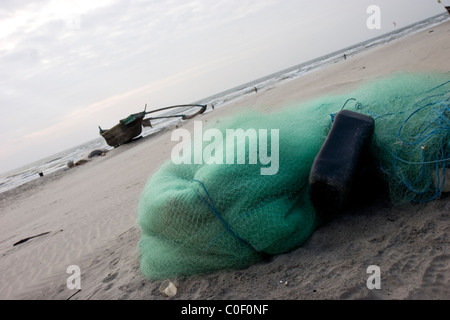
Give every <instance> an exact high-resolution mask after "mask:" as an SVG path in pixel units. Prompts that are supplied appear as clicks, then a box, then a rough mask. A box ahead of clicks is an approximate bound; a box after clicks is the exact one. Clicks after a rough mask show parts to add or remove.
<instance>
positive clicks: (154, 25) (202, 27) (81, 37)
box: [0, 0, 449, 172]
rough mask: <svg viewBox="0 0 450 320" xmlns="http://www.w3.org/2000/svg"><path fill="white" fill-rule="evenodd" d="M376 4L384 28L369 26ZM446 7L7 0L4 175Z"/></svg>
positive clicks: (0, 140)
mask: <svg viewBox="0 0 450 320" xmlns="http://www.w3.org/2000/svg"><path fill="white" fill-rule="evenodd" d="M448 1H449V0H443V1H442V2H443V3H445V4H447V3H448ZM446 2H447V3H446ZM374 4H375V5H378V6H379V7H380V8H381V29H380V30H369V29H368V28H367V26H366V21H367V19H368V18H369V16H370V14H368V13H367V8H368V6H369V5H374ZM444 11H445V9H444V7H443V5H442V4H438V3H437V0H379V1H377V0H370V1H366V0H339V1H336V0H167V1H164V0H128V1H125V0H86V1H85V0H76V1H75V0H73V1H70V0H55V1H52V0H37V1H29V0H0V119H1V123H2V124H1V126H0V172H5V171H8V170H11V169H14V168H17V167H19V166H22V165H25V164H27V163H30V162H32V161H35V160H38V159H41V158H43V157H46V156H49V155H52V154H55V153H57V152H59V151H62V150H65V149H68V148H71V147H73V146H76V145H78V144H81V143H83V142H86V141H89V140H91V139H94V138H96V137H98V128H97V126H98V125H101V126H102V127H104V128H108V127H112V126H113V125H115V124H116V123H117V121H118V120H119V119H122V118H124V117H126V116H128V115H129V114H130V113H135V112H139V111H141V110H142V109H143V108H144V105H145V104H148V105H149V108H154V109H156V108H160V107H165V106H169V105H174V104H184V103H191V102H194V101H196V100H199V99H202V98H205V97H208V96H210V95H212V94H215V93H218V92H221V91H224V90H227V89H230V88H232V87H235V86H237V85H240V84H243V83H245V82H248V81H252V80H255V79H257V78H260V77H262V76H265V75H268V74H271V73H274V72H277V71H280V70H282V69H284V68H288V67H291V66H294V65H297V64H299V63H302V62H305V61H307V60H309V59H313V58H315V57H318V56H321V55H324V54H327V53H330V52H332V51H335V50H338V49H341V48H344V47H347V46H349V45H352V44H355V43H358V42H361V41H363V40H366V39H369V38H373V37H376V36H379V35H381V34H383V33H386V32H390V31H393V30H394V29H395V28H401V27H403V26H406V25H408V24H411V23H414V22H416V21H419V20H422V19H426V18H428V17H431V16H434V15H437V14H440V13H442V12H444ZM394 22H395V25H394Z"/></svg>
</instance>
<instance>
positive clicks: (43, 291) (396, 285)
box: [0, 20, 450, 300]
mask: <svg viewBox="0 0 450 320" xmlns="http://www.w3.org/2000/svg"><path fill="white" fill-rule="evenodd" d="M449 39H450V21H448V20H447V21H446V22H445V23H442V24H440V25H438V26H435V27H432V28H430V29H427V30H424V31H421V32H418V33H416V34H414V35H410V36H407V37H405V38H402V39H400V40H397V41H394V42H392V43H390V44H387V45H384V46H379V47H375V48H373V49H371V50H369V51H367V52H364V53H362V54H359V55H356V56H349V57H347V59H346V60H342V61H341V62H338V63H335V64H334V65H332V66H329V67H327V68H324V69H321V70H318V71H315V72H311V73H308V74H306V75H304V76H302V77H300V78H298V79H295V80H292V81H290V82H287V83H284V84H283V85H281V86H279V87H277V88H274V89H271V90H267V91H261V92H258V93H255V94H254V95H251V96H249V97H248V98H246V99H244V100H240V101H238V102H235V103H232V104H230V105H229V106H226V107H223V108H219V109H216V110H214V111H213V112H210V113H208V114H205V115H200V116H198V117H196V118H195V120H196V121H199V120H201V121H203V122H204V123H206V124H211V123H214V122H215V121H220V119H222V118H223V117H226V116H229V115H233V114H236V113H237V112H238V111H240V110H243V109H248V108H253V109H256V110H259V111H263V112H274V111H279V110H282V109H283V108H284V107H287V106H290V105H292V104H298V103H300V102H303V101H307V100H310V99H313V98H316V97H320V96H322V95H324V94H335V93H344V92H346V91H349V90H352V89H354V88H357V87H358V86H360V85H362V84H364V83H367V82H369V81H371V80H374V79H378V78H381V77H384V76H387V75H391V74H394V73H396V72H400V71H406V72H428V71H436V72H445V73H448V75H449V77H448V78H449V79H450V62H449V58H448V57H450V41H449ZM183 127H184V128H186V129H188V130H193V121H192V120H188V121H186V122H183ZM170 135H171V130H165V131H164V132H161V133H159V134H157V135H155V136H151V137H146V138H143V139H140V140H137V141H135V142H132V143H130V144H127V145H123V146H121V147H119V148H116V149H114V150H111V151H110V152H108V153H107V154H106V155H105V156H103V157H97V158H93V159H92V160H91V161H89V162H87V163H85V164H83V165H80V166H77V167H74V168H71V169H67V170H64V171H61V172H58V173H55V174H50V175H45V176H44V177H42V178H39V179H37V180H35V181H32V182H30V183H27V184H26V185H23V186H20V187H17V188H15V189H13V190H10V191H7V192H5V193H2V194H0V221H1V223H0V254H1V258H0V271H1V272H0V299H4V300H5V299H8V300H9V299H33V300H35V299H44V300H66V299H74V300H87V299H93V300H100V299H101V300H103V299H111V300H118V299H126V300H142V299H147V300H167V299H180V300H206V299H208V300H211V299H213V300H249V299H250V300H260V299H261V300H305V299H314V300H316V299H317V300H322V299H332V300H338V299H382V300H383V299H389V300H390V299H445V300H447V299H449V298H450V196H449V195H448V194H447V195H443V196H442V197H441V198H440V199H438V200H436V201H433V202H431V203H427V204H421V205H416V204H409V205H405V206H402V207H394V206H392V205H391V204H390V203H389V201H388V200H387V199H385V198H383V197H380V198H378V199H374V200H373V201H371V202H370V203H365V204H360V205H355V206H354V207H352V208H351V209H349V210H347V211H346V212H344V213H342V214H341V215H339V216H338V217H337V218H335V219H334V220H333V221H331V222H330V223H328V224H326V225H324V226H322V227H321V228H319V229H318V230H317V231H316V232H315V233H314V234H313V235H312V236H311V237H310V238H309V239H308V241H307V242H306V243H305V244H304V245H302V246H301V247H300V248H298V249H296V250H294V251H292V252H289V253H287V254H282V255H278V256H275V257H273V258H271V259H270V261H264V262H261V263H257V264H255V265H253V266H251V267H249V268H246V269H243V270H225V271H220V272H216V273H213V274H208V275H196V276H192V277H189V278H186V279H182V278H173V279H171V280H172V282H173V283H174V284H175V285H176V286H177V289H178V292H177V295H176V296H175V297H172V298H167V297H166V296H164V295H162V294H161V293H160V292H159V286H160V285H161V282H162V281H149V280H147V279H145V278H144V277H143V276H142V275H141V273H140V271H139V252H138V249H137V244H138V241H139V238H140V233H139V228H138V226H137V224H136V219H137V210H136V209H137V205H138V200H139V196H140V193H141V192H142V190H143V188H144V186H145V184H146V182H147V180H148V178H149V177H150V176H151V175H152V174H153V173H154V172H155V171H156V170H157V169H158V168H159V166H160V165H161V164H162V163H164V162H165V161H167V160H168V159H169V158H170V154H171V150H172V147H173V146H174V145H175V142H172V141H171V139H170ZM37 235H39V236H38V237H35V238H31V239H29V240H28V241H25V242H23V243H20V244H17V245H14V244H16V243H17V242H19V241H20V240H22V239H25V238H27V237H33V236H37ZM71 265H76V266H79V268H80V270H81V290H76V289H72V290H71V289H69V288H68V287H67V282H66V281H67V279H68V277H69V276H70V274H68V273H67V268H68V267H69V266H71ZM371 265H377V266H379V267H380V270H381V289H379V290H369V289H368V288H367V286H366V281H367V279H368V277H369V276H370V274H368V273H367V268H368V267H369V266H371Z"/></svg>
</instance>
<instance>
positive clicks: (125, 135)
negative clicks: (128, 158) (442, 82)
mask: <svg viewBox="0 0 450 320" xmlns="http://www.w3.org/2000/svg"><path fill="white" fill-rule="evenodd" d="M141 133H142V118H141V117H136V118H135V119H133V120H132V121H130V122H125V121H124V120H121V121H120V122H119V124H117V125H115V126H114V127H112V128H111V129H109V130H104V131H103V132H102V133H100V135H101V136H102V137H103V138H104V139H105V141H106V143H107V144H108V145H109V146H111V147H114V148H116V147H119V146H120V145H122V144H125V143H128V142H130V141H131V140H133V139H134V138H136V137H137V136H139V135H140V134H141Z"/></svg>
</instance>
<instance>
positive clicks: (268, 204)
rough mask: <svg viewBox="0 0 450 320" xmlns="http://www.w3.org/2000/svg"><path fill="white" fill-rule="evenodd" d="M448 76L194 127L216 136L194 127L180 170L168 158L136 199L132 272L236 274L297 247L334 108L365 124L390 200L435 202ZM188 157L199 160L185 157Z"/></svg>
mask: <svg viewBox="0 0 450 320" xmlns="http://www.w3.org/2000/svg"><path fill="white" fill-rule="evenodd" d="M449 79H450V77H449V74H448V73H447V74H398V75H394V76H391V77H389V78H385V79H379V80H376V81H373V82H372V83H369V84H366V85H364V86H362V87H361V88H359V89H357V90H355V91H353V92H350V93H346V94H341V95H335V96H325V97H322V98H320V99H316V100H313V101H309V102H306V103H303V104H299V105H296V106H292V107H287V108H284V109H283V110H281V111H279V112H271V113H258V112H256V111H246V112H242V113H240V114H237V115H234V116H232V117H230V118H228V119H219V120H217V122H216V120H213V124H210V125H209V126H206V124H203V128H202V132H204V133H206V132H208V129H214V130H216V131H214V130H213V131H209V132H213V133H215V134H213V135H210V136H209V137H208V139H206V141H203V140H205V137H203V139H202V136H201V135H200V136H198V135H195V134H194V133H195V129H194V133H192V132H191V134H192V136H191V138H192V141H191V144H190V145H191V147H190V148H187V147H186V148H185V149H183V152H182V154H183V157H184V159H185V163H182V164H176V163H174V161H173V158H172V159H169V160H168V161H167V162H166V163H165V164H163V165H162V166H161V167H160V168H159V169H158V171H157V172H156V173H155V174H154V175H153V176H152V177H151V178H150V179H149V181H148V182H147V184H146V186H145V188H144V190H143V192H142V194H141V197H140V201H139V205H138V221H137V222H138V225H139V227H140V230H141V239H140V242H139V250H140V259H141V261H140V268H141V272H142V273H143V275H144V276H146V277H147V278H149V279H162V278H166V277H172V276H189V275H193V274H200V273H207V272H213V271H217V270H221V269H240V268H245V267H248V266H250V265H251V264H254V263H256V262H258V261H261V260H262V259H263V258H264V257H265V256H267V255H277V254H281V253H285V252H288V251H291V250H293V249H295V248H297V247H299V246H300V245H301V244H302V243H304V242H305V241H306V240H307V239H308V237H309V236H310V235H311V234H312V233H313V232H314V230H315V229H316V228H317V227H318V225H319V220H318V218H317V216H316V212H315V210H314V207H313V205H312V204H311V201H310V198H309V186H308V177H309V173H310V169H311V166H312V163H313V161H314V159H315V157H316V155H317V153H318V152H319V150H320V148H321V146H322V144H323V142H324V141H325V139H326V136H327V134H328V132H329V130H330V128H331V125H332V121H333V119H334V115H335V114H336V113H337V112H338V111H339V110H342V109H344V108H345V109H348V110H352V111H356V112H361V113H364V114H368V115H370V116H372V117H373V118H374V119H375V132H374V136H373V142H372V146H371V147H372V157H373V159H374V160H375V162H376V163H377V169H378V170H379V173H380V175H382V176H383V177H384V179H385V180H386V181H387V184H388V185H389V186H390V190H391V197H392V198H393V200H395V201H397V202H399V201H429V200H431V199H435V198H436V197H437V196H439V194H440V191H441V190H442V186H443V185H444V184H445V181H444V179H445V175H443V173H444V171H445V168H446V166H447V164H448V158H449V151H450V147H449V146H448V143H449V141H448V135H449V116H450V109H449V102H450V94H449V87H450V85H449V81H448V80H449ZM238 129H242V130H243V131H241V132H240V133H244V134H243V135H241V136H240V137H239V136H238V137H237V138H236V137H234V136H230V138H229V139H227V132H229V131H227V130H234V132H238V131H237V130H238ZM274 130H277V131H274ZM218 133H221V136H222V137H223V141H221V140H220V139H219V138H220V137H219V135H217V134H218ZM211 136H214V138H212V137H211ZM230 139H232V140H233V143H227V141H228V142H230ZM255 139H256V140H255ZM255 141H257V142H255ZM185 142H188V141H185ZM187 145H189V144H187ZM255 146H256V147H255ZM264 146H266V148H264ZM277 147H278V149H277ZM198 150H201V151H202V152H205V153H204V154H202V155H203V156H204V158H202V159H199V158H197V159H196V158H195V157H198V156H199V155H198V152H196V151H198ZM242 150H244V153H242ZM180 154H181V153H180ZM206 155H211V156H212V157H213V158H214V159H215V163H211V161H209V162H208V161H207V157H206ZM336 156H337V157H338V156H339V155H336ZM269 159H270V160H271V161H270V162H269V161H268V160H269ZM188 160H190V161H188ZM200 160H201V161H200ZM231 160H232V161H231ZM276 160H277V161H276ZM175 162H176V161H175ZM189 162H190V163H191V164H187V163H189ZM206 162H208V164H207V163H206ZM232 162H233V163H234V164H231V163H232ZM277 162H278V163H277ZM195 163H197V164H195ZM264 168H265V169H266V170H269V172H270V174H262V172H263V171H262V169H264ZM270 170H271V171H270ZM266 172H267V171H266Z"/></svg>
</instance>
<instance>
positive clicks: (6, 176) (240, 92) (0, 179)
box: [0, 13, 450, 193]
mask: <svg viewBox="0 0 450 320" xmlns="http://www.w3.org/2000/svg"><path fill="white" fill-rule="evenodd" d="M448 19H450V16H449V15H448V14H447V13H443V14H441V15H438V16H435V17H431V18H429V19H426V20H422V21H419V22H417V23H415V24H412V25H410V26H407V27H404V28H401V29H397V30H395V31H393V32H391V33H388V34H385V35H382V36H379V37H377V38H373V39H370V40H367V41H364V42H361V43H358V44H355V45H353V46H350V47H347V48H343V49H341V50H338V51H335V52H333V53H330V54H327V55H324V56H321V57H318V58H316V59H313V60H310V61H307V62H304V63H302V64H299V65H296V66H293V67H291V68H288V69H285V70H281V71H279V72H276V73H274V74H271V75H268V76H266V77H263V78H260V79H256V80H254V81H251V82H249V83H245V84H242V85H240V86H238V87H235V88H232V89H229V90H226V91H224V92H221V93H218V94H215V95H213V96H210V97H207V98H204V99H201V100H199V101H195V102H193V104H207V105H208V108H207V110H206V111H205V113H208V112H211V111H213V109H212V108H211V105H213V106H214V109H216V108H222V107H226V106H227V105H229V104H230V103H232V102H235V101H238V100H240V99H243V98H245V97H247V96H248V95H250V94H253V93H254V88H255V87H256V88H257V90H258V92H264V91H266V90H270V89H273V88H275V87H277V86H279V85H281V84H283V83H285V82H287V81H291V80H293V79H296V78H298V77H301V76H302V75H304V74H306V73H308V72H311V71H316V70H318V69H321V68H325V67H327V66H329V65H332V64H334V63H336V62H338V61H341V60H342V59H343V55H344V54H346V55H347V57H348V58H351V56H354V55H357V54H359V53H361V52H364V51H367V50H369V49H371V48H373V47H375V46H380V45H383V44H387V43H389V42H392V41H395V40H397V39H400V38H402V37H405V36H407V35H411V34H414V33H416V32H419V31H422V30H423V29H426V28H429V27H432V26H434V25H438V24H440V23H442V22H444V21H446V20H448ZM196 110H198V109H197V108H193V109H192V110H191V112H195V111H196ZM176 111H177V110H176V109H173V110H172V111H169V112H166V113H165V114H164V115H173V114H176ZM185 111H186V113H190V110H185ZM151 116H154V115H151ZM179 121H182V120H181V119H180V118H166V119H158V120H153V121H152V126H153V127H152V128H150V127H144V128H143V130H142V134H141V136H142V137H146V136H150V135H152V134H155V133H156V132H158V131H160V130H162V129H163V128H165V127H167V126H172V125H175V124H176V123H178V122H179ZM188 121H189V120H188ZM98 149H106V150H111V149H112V147H110V146H108V145H107V144H106V142H105V140H104V139H103V138H102V137H100V136H99V137H98V138H96V139H94V140H91V141H87V142H86V143H83V144H81V145H79V146H76V147H73V148H70V149H68V150H63V151H61V152H59V153H57V154H55V155H52V156H49V157H47V158H44V159H41V160H39V161H35V162H33V163H30V164H28V165H26V166H23V167H21V168H18V169H15V170H13V171H10V172H7V173H3V174H0V193H2V192H5V191H7V190H10V189H13V188H15V187H17V186H20V185H22V184H24V183H27V182H29V181H31V180H34V179H38V178H40V175H39V174H40V173H42V174H44V175H47V174H50V173H53V172H56V171H59V170H64V169H67V163H68V162H69V161H76V160H78V159H81V158H83V157H86V156H87V155H88V154H89V153H90V152H91V151H92V150H98Z"/></svg>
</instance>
